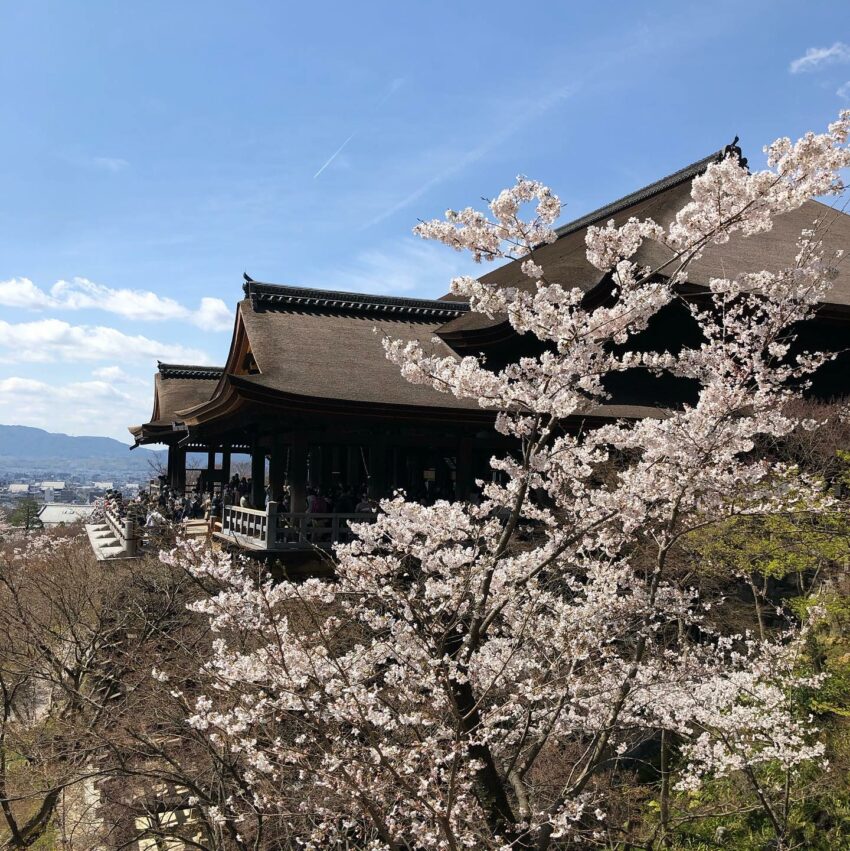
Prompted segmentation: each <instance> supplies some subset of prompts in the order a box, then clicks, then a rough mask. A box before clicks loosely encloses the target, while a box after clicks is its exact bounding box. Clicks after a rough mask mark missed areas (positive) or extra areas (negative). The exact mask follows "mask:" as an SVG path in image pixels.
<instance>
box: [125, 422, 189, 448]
mask: <svg viewBox="0 0 850 851" xmlns="http://www.w3.org/2000/svg"><path fill="white" fill-rule="evenodd" d="M175 425H177V423H154V422H151V423H144V425H140V426H132V427H131V428H130V429H128V430H129V432H130V434H132V435H133V438H134V439H135V441H136V442H135V446H144V445H145V444H147V443H169V442H172V441H173V440H175V439H177V438H179V436H181V435H182V434H183V432H182V431H180V430H176V429H175V427H174V426H175Z"/></svg>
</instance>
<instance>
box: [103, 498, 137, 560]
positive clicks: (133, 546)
mask: <svg viewBox="0 0 850 851" xmlns="http://www.w3.org/2000/svg"><path fill="white" fill-rule="evenodd" d="M104 517H105V518H106V523H107V525H108V526H109V528H110V529H111V530H112V533H113V534H114V535H115V538H116V540H117V541H118V543H119V544H120V545H121V549H122V550H124V552H125V554H126V555H127V556H129V557H133V556H135V555H136V554H137V552H138V545H139V539H138V535H137V534H136V521H135V520H134V519H133V518H132V517H130V516H126V517H121V515H119V514H118V512H117V511H115V509H114V508H107V509H106V510H105V511H104Z"/></svg>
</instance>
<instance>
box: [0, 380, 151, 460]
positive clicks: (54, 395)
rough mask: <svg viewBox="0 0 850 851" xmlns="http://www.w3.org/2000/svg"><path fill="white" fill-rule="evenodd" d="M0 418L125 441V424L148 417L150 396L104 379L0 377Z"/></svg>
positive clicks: (21, 423)
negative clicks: (59, 380) (54, 381)
mask: <svg viewBox="0 0 850 851" xmlns="http://www.w3.org/2000/svg"><path fill="white" fill-rule="evenodd" d="M0 411H2V412H3V421H4V422H7V423H13V424H15V425H26V426H34V427H36V428H44V429H47V430H48V431H54V432H55V431H58V432H66V433H68V434H93V433H97V434H107V435H109V436H110V437H115V438H117V439H119V440H122V441H124V442H125V443H126V442H127V441H128V434H127V426H128V425H134V424H136V423H140V422H144V421H145V420H146V419H147V417H148V416H150V398H149V395H145V394H134V395H130V394H127V393H124V392H122V391H120V390H118V389H116V388H115V387H114V386H112V385H111V384H110V383H109V382H106V381H78V382H71V383H69V384H48V383H47V382H44V381H36V380H33V379H30V378H19V377H14V376H13V377H10V378H4V379H0Z"/></svg>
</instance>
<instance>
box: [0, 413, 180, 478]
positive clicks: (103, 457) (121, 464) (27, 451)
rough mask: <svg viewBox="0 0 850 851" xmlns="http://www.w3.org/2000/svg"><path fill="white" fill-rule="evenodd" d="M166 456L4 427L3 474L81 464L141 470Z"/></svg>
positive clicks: (107, 441) (0, 430)
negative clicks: (26, 465)
mask: <svg viewBox="0 0 850 851" xmlns="http://www.w3.org/2000/svg"><path fill="white" fill-rule="evenodd" d="M162 455H163V453H160V452H152V451H151V450H149V449H143V448H139V449H134V450H133V451H132V452H130V448H129V447H128V446H127V444H126V443H121V441H120V440H113V439H112V438H111V437H72V436H71V435H68V434H54V433H52V432H49V431H44V429H40V428H30V427H29V426H16V425H0V472H2V470H3V469H4V468H11V467H14V468H20V467H21V465H22V464H23V463H25V462H29V461H32V462H35V464H34V466H37V467H39V468H41V467H43V466H45V465H50V466H54V465H55V466H60V465H62V464H63V463H64V464H71V465H73V466H76V465H78V464H80V465H84V466H91V467H98V468H102V469H115V470H118V469H122V470H138V469H140V468H142V467H148V466H149V464H150V462H151V461H155V460H156V459H157V458H159V457H162Z"/></svg>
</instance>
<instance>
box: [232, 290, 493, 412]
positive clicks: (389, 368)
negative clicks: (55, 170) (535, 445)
mask: <svg viewBox="0 0 850 851" xmlns="http://www.w3.org/2000/svg"><path fill="white" fill-rule="evenodd" d="M279 289H280V293H279V295H280V296H282V297H285V296H286V295H287V293H286V290H287V289H288V288H286V287H281V288H279ZM301 292H303V290H301ZM312 292H313V298H312V301H311V303H309V304H308V303H299V304H291V303H290V302H289V301H288V300H284V298H282V299H281V300H280V301H278V302H260V303H258V301H257V300H256V299H252V298H250V297H249V298H246V299H244V300H243V301H242V302H240V304H239V308H238V309H239V313H240V317H241V319H242V321H243V323H244V327H245V333H246V335H247V338H248V342H249V344H250V348H251V353H252V354H253V357H254V360H255V361H256V365H257V368H258V369H259V374H256V375H251V376H247V377H246V380H250V381H251V382H253V383H255V384H257V385H258V386H261V387H267V388H269V389H271V390H276V391H280V392H283V393H290V394H296V395H299V396H309V397H312V398H324V399H335V400H343V401H351V402H367V403H375V404H385V405H412V406H416V407H420V406H424V407H439V408H477V405H475V403H474V402H471V401H469V400H465V399H457V398H455V397H454V396H453V395H451V394H450V393H440V392H439V391H437V390H434V389H432V388H430V387H426V386H425V385H421V384H411V383H410V382H408V381H406V380H405V379H404V378H403V377H402V375H401V372H400V370H399V368H398V367H397V366H396V365H395V364H393V363H390V361H388V360H387V358H386V357H385V355H384V351H383V348H382V345H381V340H382V338H383V337H391V338H393V339H399V340H404V341H405V342H410V341H415V342H418V343H421V344H422V345H423V346H424V347H425V348H426V349H428V350H429V351H432V352H433V353H434V354H436V355H438V356H441V357H454V353H453V351H452V350H451V349H450V348H449V346H447V345H446V344H445V343H444V342H442V341H441V340H439V339H434V333H435V332H436V331H437V329H438V328H439V327H440V326H441V325H442V324H443V323H444V322H445V319H446V316H445V314H446V313H448V315H449V316H456V315H458V313H460V311H454V310H451V309H447V303H446V302H428V303H425V302H421V301H419V300H417V302H418V303H417V304H416V305H410V306H405V305H403V304H391V305H389V306H388V309H387V310H376V309H374V308H373V303H372V302H366V303H365V304H363V303H362V302H358V300H357V294H353V293H349V294H344V295H347V298H345V299H343V301H344V305H345V306H339V305H337V304H334V303H331V304H322V303H321V302H322V299H323V298H324V295H323V292H322V291H321V290H314V291H312ZM336 295H340V294H336ZM398 301H402V300H398ZM404 301H408V300H404ZM410 301H412V300H410ZM361 305H362V306H361ZM408 307H409V309H407V308H408ZM463 307H464V308H465V305H464V306H463Z"/></svg>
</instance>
